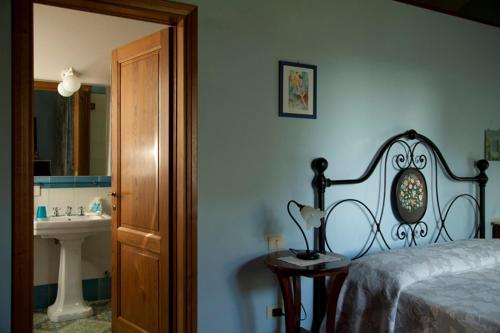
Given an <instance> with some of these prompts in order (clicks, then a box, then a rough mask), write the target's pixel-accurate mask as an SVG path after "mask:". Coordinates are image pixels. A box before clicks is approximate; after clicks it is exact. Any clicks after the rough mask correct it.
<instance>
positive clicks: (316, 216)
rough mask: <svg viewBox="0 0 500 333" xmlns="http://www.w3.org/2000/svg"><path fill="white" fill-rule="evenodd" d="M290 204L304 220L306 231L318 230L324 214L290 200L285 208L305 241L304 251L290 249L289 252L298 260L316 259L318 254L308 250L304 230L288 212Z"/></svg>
mask: <svg viewBox="0 0 500 333" xmlns="http://www.w3.org/2000/svg"><path fill="white" fill-rule="evenodd" d="M292 203H293V204H295V205H296V206H297V207H298V208H299V210H300V215H301V216H302V219H304V221H305V222H306V227H307V229H311V228H319V227H320V226H321V219H322V218H324V217H325V212H324V211H322V210H320V209H317V208H313V207H311V206H306V205H302V204H300V203H298V202H297V201H295V200H290V201H289V202H288V205H287V206H286V208H287V210H288V214H289V215H290V217H291V218H292V220H293V222H295V224H296V225H297V227H299V229H300V232H301V233H302V236H303V237H304V240H305V241H306V248H307V249H306V250H305V251H298V250H294V249H290V251H292V252H293V253H294V254H295V256H296V257H297V258H299V259H303V260H314V259H318V258H319V253H318V252H317V251H311V250H310V249H309V242H308V241H307V237H306V234H305V233H304V229H302V227H301V226H300V224H299V223H298V222H297V220H296V219H295V217H293V214H292V212H291V210H290V205H291V204H292Z"/></svg>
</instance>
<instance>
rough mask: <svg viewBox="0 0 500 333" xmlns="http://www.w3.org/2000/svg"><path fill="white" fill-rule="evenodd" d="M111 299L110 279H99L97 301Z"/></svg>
mask: <svg viewBox="0 0 500 333" xmlns="http://www.w3.org/2000/svg"><path fill="white" fill-rule="evenodd" d="M110 298H111V278H109V277H105V278H102V279H99V299H110Z"/></svg>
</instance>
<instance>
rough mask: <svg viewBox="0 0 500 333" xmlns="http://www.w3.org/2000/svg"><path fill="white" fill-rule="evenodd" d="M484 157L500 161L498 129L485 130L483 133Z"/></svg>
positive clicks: (499, 134) (499, 132)
mask: <svg viewBox="0 0 500 333" xmlns="http://www.w3.org/2000/svg"><path fill="white" fill-rule="evenodd" d="M484 141H485V145H484V150H485V155H486V156H485V157H486V159H487V160H489V161H500V131H492V130H487V131H486V132H485V135H484Z"/></svg>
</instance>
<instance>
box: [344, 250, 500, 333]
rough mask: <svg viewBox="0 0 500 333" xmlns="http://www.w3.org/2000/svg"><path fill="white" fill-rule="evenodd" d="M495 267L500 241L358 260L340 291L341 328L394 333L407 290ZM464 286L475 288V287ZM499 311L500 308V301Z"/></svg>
mask: <svg viewBox="0 0 500 333" xmlns="http://www.w3.org/2000/svg"><path fill="white" fill-rule="evenodd" d="M496 265H500V241H499V240H466V241H455V242H448V243H441V244H435V245H430V246H420V247H412V248H406V249H400V250H393V251H387V252H383V253H379V254H376V255H369V256H366V257H363V258H361V259H358V260H356V261H354V262H353V263H352V265H351V267H350V270H349V275H348V276H347V278H346V281H345V283H344V286H343V287H342V290H341V293H340V297H339V303H338V308H337V329H338V331H340V332H394V331H395V327H396V326H395V324H396V315H397V308H398V301H399V298H400V295H401V292H402V291H403V290H404V289H405V288H407V287H409V286H411V285H412V284H415V283H418V282H421V281H422V282H423V281H425V280H430V279H433V278H437V277H439V276H445V275H454V274H455V275H457V274H459V273H463V272H468V271H479V270H482V269H484V268H488V267H491V268H494V267H495V266H496ZM498 283H499V284H500V277H499V281H498ZM464 287H465V288H467V287H469V288H474V285H468V286H464ZM443 288H447V287H446V286H443ZM413 296H415V295H413ZM497 308H498V310H500V300H499V301H498V304H497ZM495 311H496V310H495ZM399 324H401V323H399ZM410 330H411V327H405V328H404V330H403V331H410ZM465 331H467V330H465Z"/></svg>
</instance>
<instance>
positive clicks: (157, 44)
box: [112, 29, 171, 333]
mask: <svg viewBox="0 0 500 333" xmlns="http://www.w3.org/2000/svg"><path fill="white" fill-rule="evenodd" d="M169 33H170V32H169V30H168V29H165V30H162V31H160V32H158V33H155V34H153V35H150V36H147V37H145V38H142V39H140V40H137V41H134V42H132V43H129V44H127V45H125V46H123V47H120V48H118V49H116V50H114V51H113V73H112V74H113V79H112V105H113V114H112V135H113V151H112V155H113V168H112V169H113V170H112V178H113V181H112V182H113V193H114V197H113V204H114V206H115V208H114V210H113V232H112V233H113V240H112V241H113V272H112V284H113V290H112V303H113V322H112V329H113V332H120V333H121V332H127V333H128V332H131V333H134V332H141V333H149V332H167V331H168V327H169V326H168V325H169V324H168V323H169V321H168V315H169V307H168V299H169V290H170V287H169V286H170V282H169V279H168V272H169V264H170V262H169V255H168V249H169V246H168V242H169V226H170V223H169V211H170V208H169V207H170V205H171V204H170V202H171V200H170V199H171V198H170V192H171V191H170V184H171V182H170V180H169V177H170V170H171V165H170V163H171V157H170V149H169V142H170V139H169V138H170V130H169V129H170V123H171V119H170V118H171V113H170V110H169V94H170V88H169V82H170V78H169V76H170V71H169V63H170V57H171V56H170V49H171V47H170V44H169V40H171V38H169Z"/></svg>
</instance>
